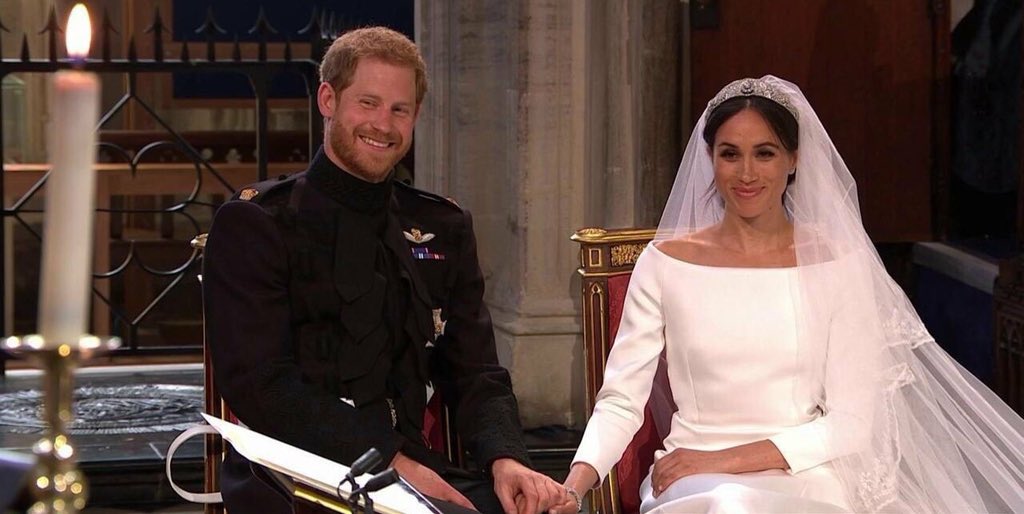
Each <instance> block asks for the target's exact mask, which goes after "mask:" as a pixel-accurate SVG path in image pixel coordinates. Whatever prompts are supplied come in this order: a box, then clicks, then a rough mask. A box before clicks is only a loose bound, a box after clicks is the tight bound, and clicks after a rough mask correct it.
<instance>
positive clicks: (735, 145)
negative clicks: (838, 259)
mask: <svg viewBox="0 0 1024 514" xmlns="http://www.w3.org/2000/svg"><path fill="white" fill-rule="evenodd" d="M710 151H711V160H712V162H713V163H714V166H715V187H716V188H717V189H718V194H720V195H721V196H722V198H723V199H724V200H725V210H726V213H728V214H732V215H736V216H739V217H741V218H744V219H754V218H761V217H764V216H768V217H773V216H782V217H784V216H785V214H784V212H783V206H782V194H783V193H784V192H785V191H786V180H787V178H788V176H789V173H790V172H791V171H792V170H793V169H794V168H795V167H796V154H795V153H794V152H790V151H788V150H786V149H785V147H783V146H782V143H781V142H780V140H779V137H778V136H777V135H776V134H775V132H773V131H772V129H771V127H770V126H769V125H768V122H767V121H765V119H764V117H762V116H761V115H760V114H759V113H758V112H757V111H754V110H752V109H744V110H742V111H740V112H738V113H736V114H735V115H734V116H733V117H731V118H729V119H728V120H726V121H725V123H723V124H722V126H721V127H719V129H718V132H717V133H716V134H715V144H714V146H713V147H712V148H711V149H710Z"/></svg>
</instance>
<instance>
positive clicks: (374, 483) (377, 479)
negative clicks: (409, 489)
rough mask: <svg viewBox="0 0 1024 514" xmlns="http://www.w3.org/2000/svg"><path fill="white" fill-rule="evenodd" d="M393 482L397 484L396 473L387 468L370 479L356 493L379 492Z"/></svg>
mask: <svg viewBox="0 0 1024 514" xmlns="http://www.w3.org/2000/svg"><path fill="white" fill-rule="evenodd" d="M395 482H398V472H397V471H395V468H388V469H385V470H384V471H381V472H380V473H377V474H376V475H373V476H372V477H370V479H369V480H367V481H366V483H365V484H363V486H362V487H360V488H359V489H358V490H357V491H358V492H359V493H372V492H375V491H380V490H381V489H384V488H385V487H387V486H389V485H391V484H393V483H395Z"/></svg>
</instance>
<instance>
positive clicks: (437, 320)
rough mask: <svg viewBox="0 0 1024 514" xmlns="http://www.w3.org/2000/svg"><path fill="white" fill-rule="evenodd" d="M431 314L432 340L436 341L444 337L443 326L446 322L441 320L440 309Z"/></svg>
mask: <svg viewBox="0 0 1024 514" xmlns="http://www.w3.org/2000/svg"><path fill="white" fill-rule="evenodd" d="M431 312H433V313H434V339H437V338H438V337H440V336H443V335H444V326H445V325H447V324H448V322H447V321H445V320H443V319H441V309H433V310H432V311H431Z"/></svg>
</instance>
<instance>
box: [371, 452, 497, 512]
mask: <svg viewBox="0 0 1024 514" xmlns="http://www.w3.org/2000/svg"><path fill="white" fill-rule="evenodd" d="M391 467H393V468H395V471H398V474H399V475H401V477H402V478H404V479H405V480H406V481H408V482H409V483H410V484H412V486H413V487H415V488H416V489H417V490H418V491H420V492H421V493H423V494H425V495H427V496H433V497H434V498H437V499H439V500H444V501H447V502H451V503H454V504H456V505H459V506H462V507H465V508H467V509H470V510H477V508H476V507H474V506H473V503H472V502H470V501H469V499H467V498H466V497H465V496H463V495H462V493H460V492H459V491H457V490H455V488H454V487H452V486H451V485H449V484H448V482H445V481H444V479H442V478H441V477H440V476H439V475H438V474H437V473H434V470H432V469H430V468H428V467H426V466H424V465H423V464H420V463H419V462H416V461H414V460H412V459H410V458H409V457H406V456H405V455H402V453H401V452H399V453H396V454H395V458H394V459H393V460H392V461H391Z"/></svg>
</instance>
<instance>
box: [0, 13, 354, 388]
mask: <svg viewBox="0 0 1024 514" xmlns="http://www.w3.org/2000/svg"><path fill="white" fill-rule="evenodd" d="M341 19H342V18H341V17H335V15H334V13H324V12H317V10H316V9H315V8H314V10H313V12H312V13H311V16H310V19H309V23H308V24H307V25H306V27H305V28H303V29H301V30H299V31H298V32H297V33H296V34H295V35H296V38H295V41H302V42H308V45H309V54H308V55H302V56H296V55H294V54H293V44H292V39H291V37H290V36H289V37H286V38H285V41H284V43H283V57H282V58H275V59H271V58H268V55H267V47H268V44H274V45H279V46H278V49H277V50H280V49H281V45H282V43H271V42H269V39H270V36H271V35H277V34H278V31H277V30H276V29H275V28H274V27H273V26H271V24H270V22H269V20H268V19H267V16H266V15H265V13H264V10H263V8H262V7H261V8H260V9H259V13H258V15H257V16H256V20H255V22H254V23H253V25H252V27H251V29H249V31H248V37H249V38H250V39H255V43H256V45H257V52H256V53H257V56H256V58H244V57H243V55H242V54H243V53H242V51H241V47H240V43H239V38H238V34H235V36H234V43H233V47H232V50H233V51H232V56H231V58H229V59H223V58H218V56H217V52H216V51H215V49H216V45H217V44H218V43H217V40H218V39H223V38H224V37H225V35H226V31H225V30H224V29H223V28H221V26H220V25H219V24H218V22H217V20H216V18H215V16H214V11H213V8H212V7H211V8H210V9H209V10H208V11H207V15H206V19H205V20H204V22H203V23H202V25H201V26H199V27H198V28H196V29H195V31H194V34H195V36H196V37H197V39H199V41H193V42H192V43H193V44H199V45H202V44H203V42H204V41H205V55H202V56H193V55H191V54H190V50H189V43H190V42H189V41H180V42H173V41H166V39H167V37H166V33H167V32H168V27H167V26H166V25H165V24H164V22H163V20H162V18H161V15H160V11H159V9H158V8H157V9H156V10H154V13H153V21H152V23H151V24H150V26H149V27H148V28H146V29H145V31H144V36H143V37H148V38H151V42H152V45H151V48H152V55H151V56H149V57H148V58H146V57H143V56H140V55H138V51H137V45H136V42H135V34H125V35H124V37H126V38H127V46H126V52H125V54H126V55H125V57H124V58H112V57H111V47H112V45H113V44H114V43H115V41H114V38H116V37H120V34H119V33H118V31H117V29H116V27H114V25H113V24H112V23H111V21H110V18H109V16H107V13H106V12H104V13H103V17H102V22H101V24H100V30H98V31H96V35H97V36H98V37H97V38H96V39H97V40H94V44H93V48H94V50H93V52H92V56H93V57H92V58H90V59H87V60H86V61H85V62H84V64H82V63H75V62H73V61H72V60H70V59H68V58H67V57H66V56H59V55H58V54H60V53H62V52H63V50H61V48H60V47H62V46H63V45H58V40H59V38H58V34H59V33H61V32H63V31H62V29H61V26H60V23H59V22H58V17H57V13H56V10H55V9H51V11H50V15H49V20H48V22H47V23H46V26H45V27H43V29H42V30H41V31H40V33H41V34H45V35H46V38H47V39H48V45H47V47H46V52H45V54H46V55H45V56H44V57H38V58H34V57H33V56H32V52H31V49H30V47H29V42H28V41H29V40H28V35H27V34H23V37H22V44H21V49H20V54H19V55H20V58H14V59H0V80H2V79H3V78H4V77H6V76H8V75H10V74H14V73H53V72H55V71H57V70H61V69H67V68H72V67H75V66H76V65H77V66H80V67H83V68H84V69H85V70H88V71H91V72H95V73H99V74H107V73H116V74H123V75H124V76H125V78H126V80H125V84H126V90H125V92H124V94H123V95H122V96H121V97H120V99H119V100H117V101H116V102H115V103H114V104H113V105H112V106H111V107H110V108H109V109H107V110H106V111H105V112H104V113H103V115H102V116H101V117H100V120H99V123H98V125H97V127H96V129H97V130H98V131H99V130H101V129H103V128H104V127H105V126H107V125H108V124H110V122H111V120H112V119H113V118H114V117H115V115H117V114H118V113H120V112H122V111H124V110H125V109H126V107H127V106H128V105H134V106H136V108H138V109H139V110H140V112H142V113H145V114H146V115H148V116H149V117H150V118H151V119H152V120H153V122H154V123H155V125H156V126H158V127H160V129H161V130H162V131H163V132H162V133H161V134H160V136H161V137H158V138H156V139H155V140H154V141H152V142H149V143H148V144H144V145H141V146H140V147H139V148H137V149H130V148H125V147H124V146H123V145H120V144H118V143H116V142H112V141H109V140H104V138H103V137H102V134H103V132H101V137H100V138H99V141H100V142H99V143H98V145H99V146H100V148H99V150H98V151H100V152H102V153H103V154H104V155H106V156H108V158H110V159H111V160H112V161H119V162H120V166H121V168H122V171H123V172H124V173H126V174H128V175H129V178H130V179H133V180H134V179H136V178H138V177H142V176H144V175H146V174H147V173H154V172H153V169H154V167H159V166H153V165H150V166H145V165H143V164H144V163H146V162H147V161H150V162H151V161H153V160H159V159H154V158H153V157H154V156H155V155H157V154H159V153H161V152H167V151H168V150H172V151H174V152H178V153H180V154H181V156H183V162H184V163H185V165H186V168H188V169H185V170H182V172H184V173H192V174H194V179H192V180H194V185H193V187H192V188H191V192H190V193H187V194H185V195H184V198H183V199H178V198H173V201H171V202H169V204H168V205H160V206H152V207H149V206H147V207H144V208H143V207H139V206H136V205H133V204H132V202H124V201H112V202H108V203H109V205H100V207H98V208H97V209H96V212H97V215H105V216H106V217H105V218H103V219H104V220H105V219H107V218H110V219H113V218H115V217H116V218H124V217H128V216H137V215H150V216H170V217H173V216H181V217H184V219H185V220H187V222H186V225H187V226H189V227H191V231H193V232H194V233H192V234H187V235H185V236H184V237H183V239H182V240H181V241H180V247H181V251H182V255H183V256H187V257H184V258H183V260H182V261H181V262H179V263H177V264H176V265H173V266H170V267H168V268H164V269H160V268H159V267H157V266H152V265H148V264H147V263H146V262H144V259H143V258H142V257H141V256H140V255H141V252H140V244H141V241H136V240H134V239H131V238H126V239H121V240H118V241H119V242H120V243H121V246H120V250H119V251H120V252H121V253H123V254H124V255H123V258H121V256H118V257H119V259H118V261H119V262H117V263H116V264H110V265H109V266H107V268H108V269H104V270H101V271H98V272H95V273H94V275H93V277H94V282H93V292H94V294H93V298H94V302H93V304H94V309H106V310H107V311H108V312H109V320H110V326H111V331H112V332H113V334H114V335H119V336H121V337H122V338H123V339H124V341H125V344H124V346H123V348H122V349H121V350H118V352H119V353H145V354H170V353H181V352H195V353H198V352H200V351H201V348H202V342H201V340H200V341H188V342H185V343H186V344H180V343H181V342H180V341H177V342H175V343H179V344H172V345H167V344H157V345H154V346H140V344H139V339H140V338H139V327H140V326H141V325H142V324H143V323H144V322H145V321H146V320H147V318H148V317H150V316H151V315H152V313H153V312H154V310H155V309H156V308H157V307H158V306H159V305H160V304H161V302H165V301H167V299H168V297H169V296H171V294H172V292H173V291H174V290H175V289H176V288H178V287H180V286H181V284H182V282H183V281H185V282H187V281H186V280H185V279H186V277H190V276H191V277H194V276H195V274H196V273H197V272H198V266H199V260H200V259H201V256H200V254H199V252H197V251H195V250H192V249H191V248H190V246H189V241H190V240H191V239H192V238H193V237H194V236H195V235H197V234H200V233H202V232H205V231H206V230H208V228H209V227H206V226H203V223H202V222H201V221H200V220H199V219H197V217H196V216H194V215H193V214H192V213H191V212H192V211H191V210H190V208H192V210H194V209H195V208H196V207H199V208H205V209H211V210H212V209H213V208H215V207H216V204H217V202H216V201H211V200H209V199H207V198H206V196H204V195H203V194H201V191H209V190H210V188H211V186H210V184H213V186H214V187H215V188H216V189H219V190H221V193H220V194H219V195H215V196H214V197H215V198H219V200H220V201H223V198H226V197H229V196H231V195H232V194H234V192H235V190H236V188H238V187H241V186H242V185H244V184H243V183H232V182H231V180H229V178H228V176H227V175H226V174H225V173H223V172H222V169H221V167H222V164H218V163H214V162H211V160H210V158H209V156H208V155H204V152H202V151H201V150H200V149H198V148H197V147H196V146H195V145H194V144H193V143H192V142H190V141H189V138H188V137H186V134H184V133H182V132H181V131H178V130H175V129H174V128H173V127H172V126H171V124H170V123H168V121H166V120H165V119H164V118H163V117H162V116H161V115H160V113H159V112H158V109H156V108H154V107H153V106H152V105H150V103H149V102H147V101H146V100H145V99H143V98H141V97H140V96H139V90H138V82H137V79H138V77H139V76H140V75H144V74H154V73H178V72H188V73H192V74H195V73H199V74H207V73H209V74H213V73H224V72H229V73H234V74H241V75H243V76H245V77H246V78H247V79H248V81H249V84H250V86H251V89H252V93H253V95H254V97H255V98H254V100H253V102H254V105H253V108H254V110H255V122H256V123H255V124H256V128H255V133H254V134H253V137H254V138H255V152H254V154H255V164H254V166H255V170H256V178H257V179H258V180H264V179H266V178H267V176H268V170H269V166H268V165H269V164H270V161H269V157H268V149H269V145H268V136H269V126H268V121H269V116H268V115H269V106H268V102H269V98H270V93H269V85H270V81H271V80H272V79H273V78H274V77H275V76H278V75H280V74H287V73H291V74H297V75H299V76H301V77H302V78H303V79H304V83H305V87H306V93H307V96H308V108H309V123H308V154H307V155H306V156H304V157H306V158H308V157H309V156H312V154H313V153H314V152H315V150H316V147H317V146H318V144H319V141H321V139H322V130H323V127H322V124H321V122H320V120H319V116H317V115H315V114H316V113H317V109H316V95H315V94H314V92H315V91H316V88H317V85H318V78H317V73H318V62H319V60H320V57H321V56H322V53H323V52H324V50H325V49H326V47H327V46H328V45H329V43H330V41H331V40H333V39H334V37H335V36H336V35H337V34H339V33H340V32H341V31H342V29H343V28H346V27H342V25H343V24H344V22H343V21H336V20H341ZM0 31H4V32H8V33H9V32H10V30H9V29H8V28H7V27H6V26H4V25H3V23H2V21H0ZM275 37H276V38H277V39H280V37H281V36H280V35H277V36H275ZM170 44H180V52H179V55H178V57H177V58H174V59H169V58H167V57H165V45H170ZM229 44H230V43H229ZM302 47H303V49H304V47H305V45H302ZM97 54H98V56H97ZM4 108H5V106H4V105H3V102H2V100H0V118H2V117H3V113H4ZM2 140H3V128H2V127H0V141H2ZM0 162H6V159H5V156H4V149H3V147H2V145H0ZM8 168H14V166H5V167H4V170H3V172H2V175H3V176H2V180H0V198H3V199H4V205H3V209H2V212H0V215H2V216H3V219H4V221H5V223H0V241H8V240H10V239H11V238H10V234H8V233H7V232H8V231H9V230H13V229H12V228H10V226H11V225H12V224H11V223H6V220H8V219H11V220H14V222H15V223H16V224H17V225H20V226H21V227H23V228H24V229H25V230H26V231H27V233H28V234H30V236H31V238H33V239H35V240H37V241H41V238H42V235H41V234H40V231H39V230H38V227H37V226H36V224H33V223H31V222H30V220H28V219H27V216H31V215H34V214H35V213H40V212H42V210H41V209H40V208H39V207H38V205H33V203H34V204H38V202H31V200H33V199H34V198H36V197H37V196H38V195H39V193H40V191H45V185H46V181H47V177H48V175H49V171H48V170H47V169H45V167H40V169H38V170H37V172H38V174H39V175H40V176H39V178H38V179H36V180H34V181H33V182H32V183H31V184H30V185H28V186H25V187H23V191H17V192H12V191H11V190H9V189H5V183H6V182H8V178H9V174H11V173H16V171H12V170H10V169H8ZM204 184H205V188H204ZM8 195H10V196H11V197H10V198H9V197H8ZM152 195H154V196H159V195H164V198H165V199H167V198H169V197H168V195H166V193H165V192H163V191H159V190H157V191H152ZM207 196H209V195H207ZM103 230H106V227H103ZM116 235H117V234H115V236H116ZM103 244H106V243H103ZM7 246H8V245H7V244H4V245H0V262H7V261H8V259H12V258H13V255H9V254H10V253H12V248H8V247H7ZM172 246H173V243H172ZM175 248H176V247H175ZM98 264H101V263H98ZM132 266H135V267H136V268H138V269H141V270H142V272H143V273H144V274H146V275H148V276H150V277H153V278H156V279H158V280H159V281H160V287H159V288H157V289H158V290H157V291H156V292H155V294H154V296H153V298H152V299H151V300H149V301H148V304H146V305H145V306H144V307H142V308H141V309H140V310H139V311H138V312H134V313H132V312H128V311H127V310H126V309H125V306H124V305H119V304H118V303H117V302H115V301H113V300H112V298H111V294H110V290H111V287H110V283H111V281H112V280H114V279H115V278H116V277H121V279H123V278H124V276H123V275H124V274H125V273H126V270H129V269H130V268H131V267H132ZM135 273H136V276H137V273H138V272H135ZM14 274H17V273H14ZM2 280H3V287H4V290H5V291H6V290H8V289H7V288H10V287H12V285H11V284H10V283H8V281H11V280H13V277H11V276H8V275H7V274H6V273H5V274H4V276H3V277H2ZM134 286H135V285H134V284H128V283H125V284H124V286H123V287H124V288H125V289H128V288H131V287H134ZM194 301H195V303H196V304H198V303H199V298H195V300H194ZM8 303H9V301H8V299H7V298H6V295H0V313H6V312H8V309H11V308H13V306H12V305H8ZM95 319H96V317H95V316H94V320H95ZM8 325H10V323H8V322H7V319H6V315H0V335H7V334H10V333H11V332H12V330H13V328H14V327H11V326H8ZM187 343H191V344H187ZM3 369H4V363H3V356H2V355H0V375H2V373H3Z"/></svg>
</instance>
